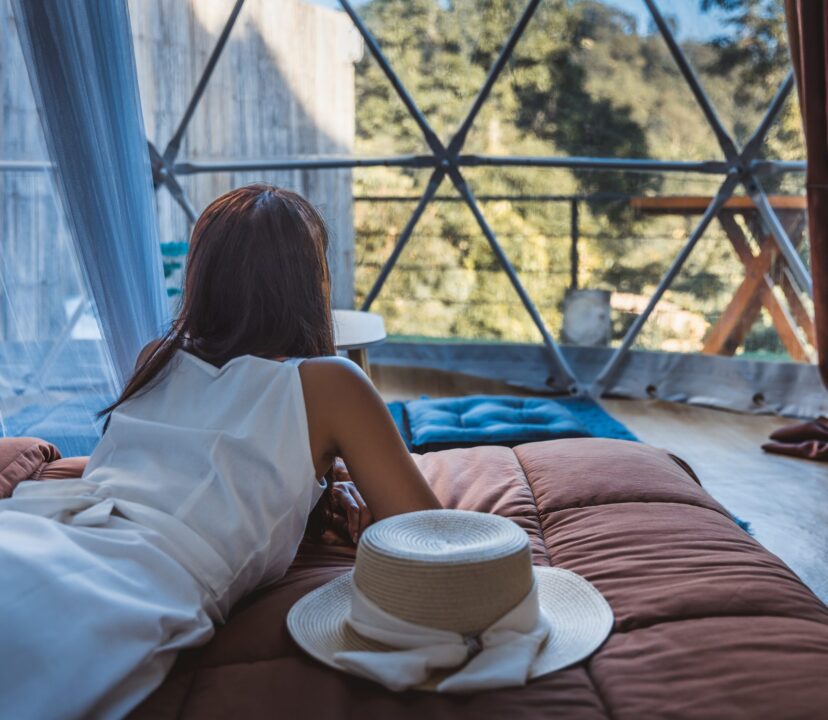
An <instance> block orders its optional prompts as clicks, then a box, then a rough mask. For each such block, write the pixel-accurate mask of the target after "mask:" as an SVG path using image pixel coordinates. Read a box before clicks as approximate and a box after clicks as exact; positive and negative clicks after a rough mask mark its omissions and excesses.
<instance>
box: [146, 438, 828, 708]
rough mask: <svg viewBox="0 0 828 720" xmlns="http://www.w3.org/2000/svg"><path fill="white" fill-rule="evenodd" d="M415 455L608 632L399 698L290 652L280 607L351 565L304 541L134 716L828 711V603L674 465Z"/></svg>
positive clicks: (601, 449)
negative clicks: (518, 667)
mask: <svg viewBox="0 0 828 720" xmlns="http://www.w3.org/2000/svg"><path fill="white" fill-rule="evenodd" d="M417 460H418V463H419V465H420V467H421V468H422V470H423V472H424V473H425V475H426V477H427V478H428V479H429V481H430V482H431V484H432V485H433V487H434V489H435V491H436V493H437V495H438V496H439V497H440V499H441V501H442V502H443V503H444V504H445V505H446V506H447V507H456V508H463V509H466V510H479V511H483V512H492V513H497V514H499V515H503V516H505V517H508V518H511V519H512V520H514V521H515V522H516V523H518V525H520V526H521V527H522V528H523V529H524V530H525V531H526V532H527V534H528V535H529V538H530V540H531V543H532V549H533V553H534V561H535V563H536V564H537V565H554V566H558V567H563V568H567V569H569V570H573V571H575V572H577V573H580V574H581V575H583V576H585V577H586V578H588V579H589V580H590V581H591V582H592V583H593V584H594V585H595V586H596V587H598V588H599V589H600V590H601V592H602V593H603V594H604V596H605V597H606V598H607V600H608V601H609V603H610V605H611V606H612V609H613V611H614V613H615V627H614V629H613V632H612V634H611V635H610V637H609V639H608V640H607V642H606V643H605V644H604V645H603V646H602V647H601V648H600V649H599V651H598V652H597V653H595V654H594V655H593V656H592V657H591V658H589V659H588V660H587V661H585V662H582V663H580V664H578V665H575V666H573V667H570V668H568V669H566V670H562V671H559V672H557V673H554V674H552V675H548V676H546V677H543V678H539V679H538V680H535V681H532V682H530V683H529V684H528V685H527V686H526V687H524V688H519V689H513V690H508V691H503V690H501V691H496V692H484V693H479V694H476V695H472V696H466V697H457V696H439V695H435V694H431V693H419V692H408V693H403V694H394V693H391V692H388V691H386V690H384V689H383V688H381V687H380V686H378V685H375V684H372V683H370V682H368V681H363V680H360V679H356V678H354V677H351V676H348V675H344V674H340V673H338V672H335V671H333V670H330V669H328V668H326V667H324V666H322V665H320V664H319V663H317V662H315V661H314V660H312V659H311V658H309V657H306V656H305V655H304V654H303V653H302V652H301V651H300V650H299V649H298V648H297V646H296V645H295V644H294V643H293V641H292V640H291V638H290V636H289V635H288V633H287V630H286V628H285V615H286V613H287V611H288V609H289V608H290V606H291V605H292V604H293V603H294V601H295V600H297V599H298V598H299V597H301V596H302V595H304V594H305V593H307V592H308V591H310V590H312V589H314V588H315V587H317V586H319V585H321V584H322V583H324V582H327V581H328V580H331V579H333V578H334V577H336V576H337V575H339V574H340V573H342V572H345V571H347V570H348V569H349V568H350V567H351V565H352V563H353V557H354V551H353V550H350V549H344V548H331V547H324V546H318V545H311V544H309V543H306V544H305V545H303V546H302V548H301V550H300V552H299V555H298V556H297V558H296V561H295V562H294V564H293V566H292V568H291V569H290V571H289V572H288V574H287V575H286V576H285V577H284V578H283V579H282V580H281V581H280V582H279V583H277V584H276V585H274V586H272V587H270V588H266V589H263V590H260V591H258V592H257V593H255V594H254V595H252V596H250V597H248V598H247V599H245V600H244V601H242V602H241V603H240V604H239V605H238V606H237V607H236V608H235V609H234V612H233V615H232V617H231V619H230V620H229V622H228V623H227V625H225V626H224V627H222V628H220V629H219V630H218V632H217V634H216V636H215V638H214V639H213V640H212V641H211V642H210V644H208V645H207V646H205V647H204V648H200V649H198V650H195V651H192V652H189V653H186V654H184V655H183V656H182V657H181V658H180V659H179V662H178V663H177V665H176V667H175V669H174V670H173V672H172V673H171V675H170V677H169V678H168V679H167V680H166V682H165V683H164V685H162V686H161V687H160V688H159V689H158V690H157V691H156V692H155V693H154V694H153V695H152V696H151V697H150V698H149V699H148V700H147V701H146V702H145V703H144V704H143V705H142V706H141V707H140V708H138V709H137V710H136V711H135V713H134V714H133V717H134V718H153V719H154V720H164V719H165V718H184V719H187V718H246V719H251V720H252V719H255V718H286V719H290V720H293V719H301V718H313V719H314V720H328V719H333V718H354V720H368V719H370V718H412V719H413V718H428V720H441V719H442V718H446V719H448V718H452V719H454V720H456V719H458V718H468V719H469V720H472V719H479V718H615V719H616V720H621V719H622V718H629V719H630V720H640V719H642V718H705V719H706V720H707V719H710V718H773V719H774V720H779V719H783V718H809V719H813V718H826V717H828V609H827V608H826V607H825V605H823V604H822V602H820V600H819V599H817V598H816V597H815V596H814V595H813V593H811V591H810V590H808V588H806V587H805V586H804V585H803V584H802V582H800V580H799V579H798V578H797V577H796V576H795V575H794V574H793V573H792V572H791V570H789V569H788V567H787V566H786V565H785V564H784V563H783V562H782V561H781V560H779V559H778V558H776V557H775V556H773V555H771V554H770V553H768V552H767V551H766V550H765V549H764V548H762V547H761V546H760V545H759V544H758V543H757V542H756V541H754V540H753V539H752V538H751V537H750V536H748V535H747V534H746V533H745V532H743V531H742V530H741V529H740V528H739V527H737V526H736V524H735V523H734V522H733V521H732V520H731V519H730V518H729V517H728V515H727V513H726V512H725V510H724V509H723V508H722V507H721V506H720V505H719V504H718V503H717V502H716V501H715V500H713V499H712V498H711V497H710V496H709V495H708V494H707V493H706V492H705V491H704V490H703V489H702V488H701V486H700V485H699V484H698V482H697V480H696V479H695V478H694V476H693V475H692V472H691V471H690V470H689V468H687V466H686V465H684V464H683V463H682V462H681V461H679V460H676V459H675V458H673V457H672V456H671V455H669V454H667V453H666V452H664V451H661V450H656V449H654V448H651V447H647V446H645V445H641V444H637V443H630V442H624V441H618V440H596V439H576V440H556V441H552V442H546V443H532V444H529V445H522V446H520V447H516V448H514V449H508V448H501V447H479V448H473V449H469V450H447V451H443V452H438V453H431V454H427V455H423V456H420V457H418V458H417ZM745 482H749V479H748V478H745Z"/></svg>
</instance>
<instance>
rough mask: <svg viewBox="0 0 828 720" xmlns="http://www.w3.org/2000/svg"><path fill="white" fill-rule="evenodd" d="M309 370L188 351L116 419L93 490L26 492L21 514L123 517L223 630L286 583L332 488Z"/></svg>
mask: <svg viewBox="0 0 828 720" xmlns="http://www.w3.org/2000/svg"><path fill="white" fill-rule="evenodd" d="M301 362H302V361H301V360H295V359H294V360H288V361H286V362H278V361H275V360H265V359H262V358H257V357H253V356H250V355H245V356H241V357H237V358H234V359H233V360H230V361H229V362H228V363H226V364H225V365H224V366H222V367H221V368H216V367H214V366H212V365H210V364H209V363H207V362H204V361H202V360H200V359H198V358H197V357H195V356H194V355H191V354H190V353H187V352H184V351H179V352H178V353H177V355H176V356H175V357H174V359H173V360H172V362H171V363H170V366H169V367H168V368H167V369H166V370H165V371H164V372H163V374H162V376H161V378H160V379H159V380H158V381H157V382H156V383H155V384H154V385H152V386H151V387H150V389H149V390H146V391H144V392H142V393H140V394H139V395H138V396H136V397H134V398H132V399H130V400H128V401H127V402H125V403H124V404H123V405H121V406H120V407H118V408H117V409H116V410H115V411H114V412H113V413H112V415H111V419H110V422H109V427H108V428H107V430H106V432H105V433H104V436H103V439H102V440H101V442H100V444H99V445H98V447H97V448H96V449H95V451H94V453H93V454H92V457H91V458H90V460H89V464H88V465H87V468H86V471H85V472H84V475H83V478H81V479H79V480H77V481H73V480H68V481H59V482H56V483H51V482H50V483H26V485H27V486H29V487H27V488H23V492H16V493H15V496H14V500H15V501H17V502H15V505H18V508H16V509H20V510H23V511H28V512H37V513H38V514H46V515H49V516H51V517H55V518H56V519H58V520H59V521H62V522H65V523H68V524H72V525H82V526H90V527H94V526H105V525H106V524H107V522H108V520H109V517H110V515H111V514H112V512H113V510H116V511H117V513H118V514H120V515H122V516H123V517H124V518H126V519H127V520H130V521H133V522H134V523H137V524H138V525H140V526H143V527H145V528H148V529H150V530H152V531H154V532H153V533H151V537H155V538H159V539H158V542H160V543H161V544H160V546H161V547H162V548H163V549H164V551H165V552H167V553H169V554H170V555H172V556H173V557H174V558H175V559H176V560H178V561H179V562H180V563H181V565H183V566H184V568H186V569H187V570H188V571H189V573H190V574H191V575H192V576H193V578H195V579H196V581H197V582H198V583H199V584H200V585H201V586H202V588H203V589H204V591H205V593H206V595H205V600H206V603H205V604H206V609H207V610H208V612H209V613H210V614H211V616H213V617H214V620H220V619H222V617H226V614H227V612H228V611H229V609H230V607H231V606H232V604H233V603H234V602H235V601H236V600H238V599H239V598H240V597H241V596H243V595H245V594H246V593H248V592H250V591H251V590H253V589H254V588H256V587H258V586H260V585H263V584H266V583H268V582H272V581H275V580H278V579H279V578H280V577H282V576H283V575H284V573H285V571H286V570H287V568H288V566H289V565H290V563H291V562H292V561H293V558H294V556H295V554H296V550H297V548H298V546H299V543H300V542H301V540H302V537H303V534H304V529H305V524H306V522H307V519H308V515H309V514H310V512H311V510H312V509H313V507H314V505H315V504H316V502H317V501H318V499H319V497H320V496H321V494H322V492H323V490H324V487H325V485H324V482H320V481H319V480H318V479H317V478H316V473H315V470H314V463H313V458H312V456H311V450H310V438H309V435H308V423H307V415H306V410H305V402H304V395H303V392H302V383H301V379H300V377H299V364H300V363H301ZM33 486H39V487H33ZM19 489H21V488H19ZM58 490H59V492H60V499H58V498H57V497H56V496H55V493H56V492H57V491H58ZM38 496H39V497H38ZM38 501H39V502H40V507H39V508H38V507H36V506H37V504H38ZM56 503H57V504H56Z"/></svg>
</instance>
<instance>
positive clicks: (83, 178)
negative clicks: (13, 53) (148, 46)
mask: <svg viewBox="0 0 828 720" xmlns="http://www.w3.org/2000/svg"><path fill="white" fill-rule="evenodd" d="M12 7H13V10H14V16H15V21H16V24H17V28H18V34H19V36H20V43H21V46H22V49H23V55H24V58H25V62H26V67H27V70H28V74H29V79H30V81H31V85H32V90H33V92H34V97H35V101H36V103H37V107H38V112H39V115H40V119H41V124H42V126H43V133H44V136H45V140H46V146H47V148H48V151H49V156H50V158H51V161H52V163H53V165H54V176H55V181H56V185H57V188H58V192H59V195H60V197H61V201H62V204H63V208H64V212H65V215H66V221H67V223H68V226H69V230H70V233H71V236H72V239H73V242H74V244H75V247H76V251H77V255H78V258H79V262H80V266H81V270H82V273H83V275H84V279H85V280H86V284H87V286H88V288H89V291H90V294H91V296H92V299H93V301H94V303H95V305H96V309H97V315H98V318H99V322H100V326H101V333H102V335H103V338H104V341H105V344H106V347H107V348H108V351H109V353H110V356H111V359H112V364H113V367H114V370H115V373H116V376H117V378H118V380H119V381H120V382H121V383H123V381H124V380H125V379H126V378H127V377H128V376H129V374H130V372H131V370H132V367H133V364H134V362H135V358H136V356H137V354H138V352H139V351H140V349H141V347H142V346H143V345H144V344H145V343H146V342H148V341H149V340H150V339H152V338H154V337H157V336H158V335H159V333H161V332H163V330H164V329H165V325H166V323H167V322H168V311H167V307H168V306H167V301H166V295H165V291H164V274H163V270H162V263H161V254H160V249H159V244H158V229H157V222H156V215H155V204H154V197H153V189H152V179H151V169H150V164H149V155H148V153H147V142H146V135H145V133H144V124H143V118H142V115H141V105H140V99H139V95H138V78H137V73H136V69H135V58H134V53H133V47H132V35H131V33H130V24H129V14H128V9H127V4H126V0H90V1H86V0H81V1H78V2H76V1H75V0H71V1H69V2H67V0H12Z"/></svg>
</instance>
